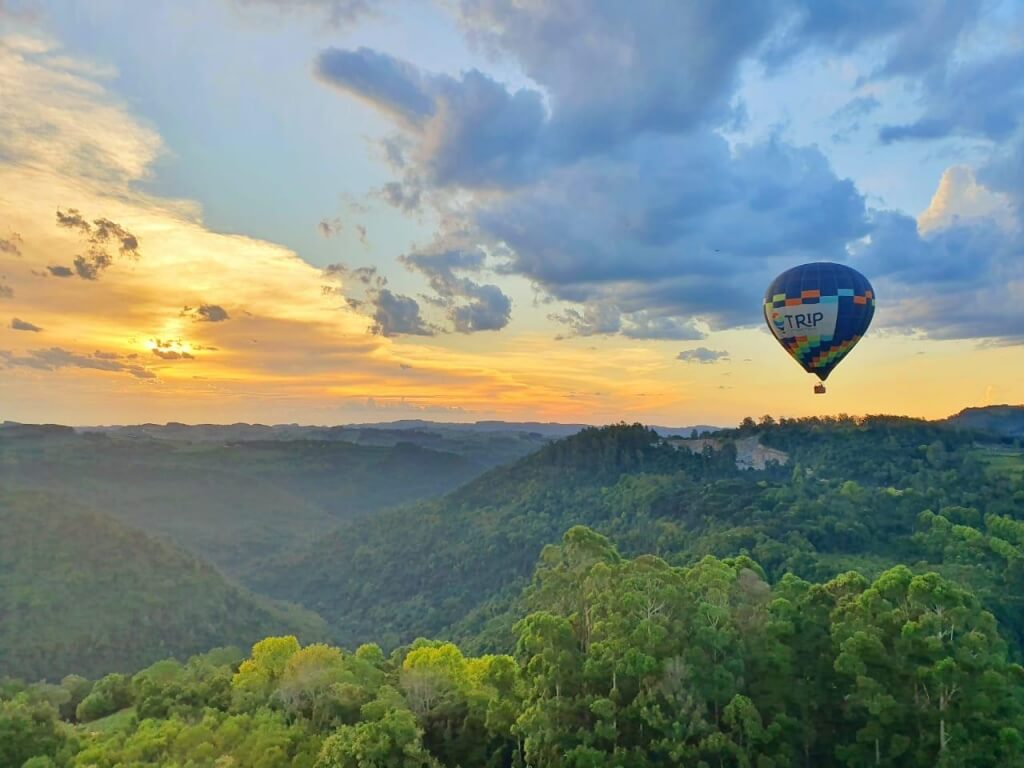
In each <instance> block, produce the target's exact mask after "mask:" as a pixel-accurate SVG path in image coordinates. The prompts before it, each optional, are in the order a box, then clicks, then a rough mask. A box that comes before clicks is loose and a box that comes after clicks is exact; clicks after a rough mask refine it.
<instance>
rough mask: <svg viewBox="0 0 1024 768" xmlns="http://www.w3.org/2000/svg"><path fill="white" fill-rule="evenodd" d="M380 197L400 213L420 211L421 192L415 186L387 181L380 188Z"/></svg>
mask: <svg viewBox="0 0 1024 768" xmlns="http://www.w3.org/2000/svg"><path fill="white" fill-rule="evenodd" d="M380 195H381V197H382V198H384V200H385V201H386V202H387V204H388V205H390V206H392V207H394V208H398V209H399V210H400V211H405V212H406V213H411V212H413V211H418V210H419V209H420V202H421V190H420V188H419V187H417V186H415V185H411V184H402V183H400V182H397V181H389V182H388V183H387V184H385V185H384V186H383V187H381V190H380Z"/></svg>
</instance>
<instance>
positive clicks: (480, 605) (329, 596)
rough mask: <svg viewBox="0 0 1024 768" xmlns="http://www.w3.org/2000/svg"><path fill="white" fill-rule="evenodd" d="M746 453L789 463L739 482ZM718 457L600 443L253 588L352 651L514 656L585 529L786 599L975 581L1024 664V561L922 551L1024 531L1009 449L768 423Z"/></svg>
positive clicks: (610, 438)
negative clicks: (520, 631)
mask: <svg viewBox="0 0 1024 768" xmlns="http://www.w3.org/2000/svg"><path fill="white" fill-rule="evenodd" d="M739 437H742V438H744V439H746V440H756V441H758V442H759V443H760V444H761V445H763V446H766V447H770V448H773V449H776V450H780V451H783V452H784V453H785V454H786V455H787V456H788V459H789V461H788V463H787V464H786V466H774V465H769V468H768V469H766V470H763V471H754V470H749V471H741V470H739V469H737V466H736V463H735V457H736V451H735V447H734V446H733V445H732V444H731V443H730V441H731V440H733V439H735V438H739ZM717 439H719V440H720V441H721V447H720V449H719V450H711V449H710V448H709V449H707V450H705V451H702V452H700V453H691V452H690V451H688V450H685V449H680V450H676V449H675V447H673V445H671V444H667V443H666V442H664V441H660V440H659V439H658V438H657V436H656V435H655V434H654V433H652V432H650V431H649V430H646V429H644V428H643V427H640V426H639V425H633V426H627V425H619V426H614V427H608V428H604V429H593V430H585V431H584V432H581V433H580V434H578V435H576V436H574V437H572V438H569V439H566V440H562V441H559V442H557V443H553V444H551V445H549V446H547V447H545V448H544V449H542V450H540V451H538V452H537V453H536V454H534V455H531V456H529V457H527V458H525V459H523V460H522V461H520V462H518V463H516V464H514V465H512V466H509V467H504V468H499V469H496V470H493V471H492V472H490V473H488V474H487V475H485V476H483V477H481V478H479V479H478V480H476V481H474V482H472V483H470V484H469V485H467V486H465V487H463V488H461V489H459V490H458V491H456V492H454V493H452V494H450V495H448V496H447V497H445V498H443V499H441V500H438V501H433V502H429V503H424V504H420V505H417V506H414V507H411V508H405V509H400V510H395V511H394V512H386V513H383V514H381V515H378V516H376V517H375V518H373V519H368V520H362V521H358V522H352V523H349V524H346V525H344V526H342V527H341V528H340V529H339V530H338V531H337V532H336V533H335V534H333V535H331V536H328V537H325V538H324V539H323V540H322V541H320V542H318V543H317V544H316V545H314V546H311V547H309V548H307V549H306V550H305V551H304V552H303V553H302V554H301V555H298V556H293V557H289V558H287V559H286V560H280V561H274V562H272V563H270V564H268V567H267V568H266V569H264V570H263V571H262V573H261V575H260V576H259V577H258V578H257V579H255V580H254V582H253V583H254V584H255V585H256V586H257V587H258V588H259V589H260V590H261V591H264V592H266V593H268V594H272V595H275V596H277V597H281V598H284V599H287V600H292V601H295V602H299V603H301V604H303V605H305V606H306V607H308V608H311V609H313V610H316V611H317V612H318V613H319V614H320V615H322V616H324V617H325V618H326V619H327V620H328V621H329V622H330V623H331V624H332V629H333V631H334V635H335V637H336V639H338V640H340V641H341V642H344V643H349V644H353V645H354V644H357V643H360V642H363V641H366V640H370V639H373V640H376V641H377V642H381V643H382V644H383V645H384V646H385V647H394V646H396V645H399V644H401V643H403V642H408V641H409V640H410V639H412V638H413V637H416V636H420V635H439V636H445V637H451V638H454V639H458V640H459V641H460V643H462V644H463V645H464V647H466V648H468V649H473V650H476V651H484V650H498V651H508V650H510V649H511V648H512V646H513V643H514V633H513V632H512V626H513V625H514V624H515V622H516V620H517V619H518V618H520V617H521V616H522V615H523V612H524V611H525V610H528V609H529V605H528V603H523V602H522V601H520V600H519V595H520V591H521V589H522V588H523V587H524V586H526V585H527V584H528V579H529V575H530V570H531V569H532V567H533V564H534V562H535V561H536V560H537V558H538V557H540V558H541V560H542V561H543V562H546V561H547V560H546V559H547V556H546V555H544V554H542V551H543V549H544V547H545V546H546V545H548V544H550V543H551V542H552V541H555V540H556V539H557V537H558V536H560V535H561V533H562V532H564V531H565V530H567V529H569V528H571V527H572V526H574V525H585V526H587V527H589V528H590V529H592V530H593V531H595V532H599V533H600V534H602V535H605V536H609V537H612V538H614V539H615V541H616V542H617V543H618V545H619V546H620V547H621V548H622V551H623V552H625V553H627V554H629V555H638V554H640V553H644V552H650V553H654V554H656V555H658V556H659V557H662V558H663V559H665V560H666V561H667V562H669V563H671V564H673V565H687V564H693V563H696V562H698V561H700V559H701V558H703V557H704V556H705V555H708V554H712V555H715V556H716V557H720V558H727V557H732V556H735V555H739V554H746V555H748V556H750V557H752V558H754V559H756V560H757V561H758V562H759V563H760V564H761V565H762V567H763V568H764V570H765V574H766V576H767V577H768V580H769V581H774V580H778V579H780V578H781V577H782V576H783V575H784V574H786V573H794V574H796V575H798V576H800V577H801V578H804V579H810V580H813V581H827V580H828V579H829V578H831V577H833V576H835V575H837V574H839V573H842V572H843V571H846V570H849V569H853V568H855V569H858V570H861V571H863V572H864V573H866V574H869V575H872V576H874V575H877V574H879V573H881V572H883V571H884V570H886V569H887V568H889V567H891V566H893V565H896V564H899V563H907V564H908V565H910V566H911V567H912V568H913V569H914V570H928V569H931V570H936V571H938V572H940V573H943V574H945V575H947V576H951V577H955V578H958V579H960V578H966V579H967V581H968V583H969V584H970V585H971V587H972V588H973V589H974V590H975V591H976V592H977V593H978V595H979V597H980V598H981V599H982V600H983V601H984V603H985V605H986V607H987V608H988V609H989V610H991V611H993V612H994V613H995V614H996V615H997V616H998V618H999V620H1000V621H1002V622H1005V623H1007V627H1006V628H1007V632H1008V635H1009V636H1010V638H1011V640H1012V642H1013V647H1014V650H1013V652H1014V653H1017V652H1018V649H1024V642H1022V641H1024V618H1022V617H1024V614H1022V613H1021V611H1020V610H1019V605H1017V604H1011V603H1010V602H1009V600H1010V599H1011V597H1012V596H1015V595H1017V594H1021V591H1020V590H1017V589H1016V588H1015V589H1012V590H1011V589H1008V585H1010V584H1012V583H1014V582H1013V579H1014V578H1017V576H1015V575H1014V574H1016V573H1018V572H1019V573H1020V576H1021V578H1024V567H1021V568H1020V569H1019V571H1018V570H1016V569H1018V567H1019V566H1018V562H1019V563H1021V564H1024V560H1020V561H1016V560H1014V561H1013V564H1009V563H1008V561H1006V559H1005V558H1002V559H1000V558H999V557H996V556H995V555H993V556H990V555H988V554H986V555H985V556H984V557H981V556H980V555H979V554H978V552H976V551H975V552H966V553H963V552H962V553H960V554H955V553H954V552H953V550H951V549H949V548H945V549H944V548H941V547H940V548H936V547H934V546H930V545H927V543H926V542H925V541H924V540H922V539H921V538H920V536H919V534H921V533H922V522H921V520H920V519H919V518H920V515H921V513H922V512H923V511H924V510H927V509H932V510H935V509H939V510H943V509H945V510H952V509H954V508H955V509H958V510H960V511H959V512H955V513H954V512H950V513H949V514H951V515H954V516H956V515H959V517H957V518H956V521H957V523H958V524H960V525H966V526H975V527H977V526H981V525H983V520H984V519H985V516H986V515H993V514H994V515H997V516H1000V517H1003V518H1007V519H1010V520H1018V519H1024V477H1017V476H1015V475H1013V474H1007V473H995V474H993V473H992V472H991V471H990V469H989V468H988V467H987V465H986V461H987V459H986V457H988V456H991V455H995V454H998V453H999V452H1000V451H1003V447H1002V446H1001V444H999V443H998V442H995V443H993V442H991V441H989V442H985V440H987V439H988V438H986V437H985V436H984V435H979V434H978V433H974V432H966V431H960V430H955V429H951V428H950V427H948V426H945V425H942V424H936V423H931V422H925V421H920V420H914V419H904V418H893V417H870V418H866V419H853V418H850V417H839V418H825V419H799V420H791V419H782V420H780V421H778V422H776V421H774V420H771V419H762V420H761V421H760V423H758V422H755V421H754V420H753V419H751V420H750V421H749V423H747V424H746V425H745V426H743V427H741V428H740V429H739V430H736V431H735V432H723V433H719V436H718V438H717ZM965 515H966V516H965ZM997 546H998V544H997ZM967 570H969V573H967V572H966V571H967ZM1020 586H1022V587H1024V583H1022V584H1021V585H1020ZM1012 599H1014V600H1015V599H1016V598H1015V597H1012Z"/></svg>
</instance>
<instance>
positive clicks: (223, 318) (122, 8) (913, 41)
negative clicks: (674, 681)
mask: <svg viewBox="0 0 1024 768" xmlns="http://www.w3.org/2000/svg"><path fill="white" fill-rule="evenodd" d="M1022 225H1024V2H1022V1H1021V0H879V2H877V3H873V4H871V10H870V12H867V11H864V10H863V9H862V8H861V6H859V5H858V4H851V3H846V2H839V1H838V0H836V2H820V1H818V0H765V1H764V2H758V3H750V2H746V1H745V0H689V1H688V2H675V1H671V2H669V1H667V0H666V1H665V2H655V1H654V0H638V1H637V2H633V3H622V2H618V0H562V1H561V2H541V1H540V0H437V2H433V3H432V2H429V1H428V0H417V1H416V2H401V1H400V0H149V1H147V2H145V3H139V2H132V1H131V0H120V1H116V0H90V2H88V3H86V2H73V1H72V0H67V1H66V2H65V1H64V0H50V1H47V2H44V1H42V0H0V420H3V419H9V420H13V421H22V422H57V423H66V424H76V425H81V424H123V423H138V422H165V421H183V422H190V423H196V422H217V423H225V422H236V421H248V422H261V423H306V424H340V423H352V422H378V421H390V420H394V419H404V418H422V419H431V420H436V421H475V420H481V419H504V420H541V421H562V422H586V423H595V424H600V423H609V422H617V421H623V420H624V421H630V422H632V421H641V422H644V423H649V424H666V425H686V424H698V423H701V424H720V425H731V424H735V423H736V422H738V421H739V420H740V419H742V418H743V417H744V416H747V415H751V416H759V415H761V414H772V415H774V416H776V417H779V416H788V417H792V416H809V415H816V414H823V413H850V414H870V413H898V414H907V415H912V416H921V417H926V418H939V417H943V416H947V415H949V414H952V413H955V412H957V411H959V410H960V409H962V408H965V407H969V406H978V405H986V404H994V403H1021V402H1024V234H1022V233H1024V229H1022ZM813 261H834V262H841V263H845V264H848V265H849V266H851V267H854V268H855V269H858V270H859V271H861V272H862V273H863V274H865V275H866V276H867V277H868V278H869V279H870V280H871V282H872V284H873V285H874V288H875V292H876V295H877V297H878V299H877V306H876V312H875V316H874V320H873V323H872V326H871V329H870V331H869V332H868V334H867V335H866V336H865V338H864V339H863V340H862V341H861V342H860V344H859V345H858V346H857V347H856V349H855V350H853V351H852V352H851V353H850V355H849V356H848V357H847V358H846V359H845V360H844V361H843V363H842V364H841V365H840V366H839V367H838V368H837V370H836V371H835V373H833V374H832V376H831V377H830V378H829V382H828V384H829V387H828V389H829V392H828V394H827V395H825V396H824V397H822V396H820V395H815V394H814V393H813V380H812V379H811V377H810V376H809V375H808V374H806V373H805V372H804V371H803V370H802V369H801V368H800V367H799V365H797V364H796V363H795V362H794V361H793V360H791V359H790V358H789V357H788V356H787V354H786V352H785V351H784V350H783V349H782V348H781V347H780V346H779V345H778V343H777V342H776V341H775V340H774V338H773V337H772V336H771V334H770V333H769V332H768V330H767V329H766V328H765V327H764V320H763V315H762V297H763V295H764V290H765V288H766V287H767V285H768V284H769V283H770V282H771V280H772V278H774V277H775V276H776V275H777V274H779V273H781V272H782V271H784V270H786V269H788V268H790V267H792V266H795V265H797V264H801V263H805V262H813Z"/></svg>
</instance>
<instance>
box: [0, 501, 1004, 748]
mask: <svg viewBox="0 0 1024 768" xmlns="http://www.w3.org/2000/svg"><path fill="white" fill-rule="evenodd" d="M847 490H848V491H850V490H851V489H849V488H848V489H847ZM851 492H855V491H851ZM950 514H951V516H953V517H957V518H964V519H969V518H971V515H970V514H969V512H963V511H953V512H951V513H950ZM941 519H942V520H946V519H947V518H945V517H941ZM1010 522H1013V521H1009V522H1008V521H1006V520H998V521H997V520H993V521H991V526H992V527H993V529H998V530H999V531H1000V532H1002V533H1003V534H1004V535H1006V536H1008V538H1010V539H1014V538H1015V537H1016V536H1018V534H1019V533H1020V531H1018V529H1017V528H1016V527H1014V526H1011V525H1010ZM940 525H941V524H940ZM950 525H952V523H950ZM522 604H523V605H524V606H526V607H527V609H528V613H527V614H526V615H525V616H524V617H523V618H522V619H521V620H520V621H518V622H517V623H516V625H515V628H514V633H515V636H516V641H515V654H514V655H513V656H510V655H484V656H477V657H473V656H468V655H466V654H465V653H464V652H463V650H462V649H460V648H459V647H458V646H457V645H455V644H453V643H450V642H443V641H432V640H427V639H423V638H420V639H418V640H416V641H415V642H413V643H412V644H410V645H409V646H406V647H402V648H399V649H397V650H396V651H395V652H394V653H393V654H392V655H391V656H390V658H385V657H384V654H383V653H382V652H381V651H380V648H379V647H377V646H375V645H364V646H361V647H360V648H359V649H358V651H357V652H356V653H352V654H350V653H347V652H345V651H344V650H343V649H340V648H337V647H333V646H330V645H325V644H312V645H306V646H301V645H300V643H299V642H298V641H297V639H296V638H295V637H294V636H280V637H268V638H265V639H264V640H261V641H259V642H257V643H256V644H255V645H254V646H253V648H252V652H251V654H250V656H249V658H247V659H244V660H240V659H238V657H237V654H234V653H232V652H230V651H225V650H216V651H212V652H210V653H209V654H205V655H203V656H196V657H193V658H191V659H189V660H188V661H187V662H185V663H184V664H182V663H179V662H177V661H174V660H165V661H161V662H157V663H155V664H152V665H150V666H149V667H147V668H145V669H143V670H141V671H139V672H137V673H136V674H135V675H133V676H132V677H131V678H128V677H127V676H125V675H108V676H106V677H104V678H103V679H101V680H99V681H97V682H96V683H95V684H94V685H93V687H92V690H91V692H90V693H89V694H88V695H87V696H86V697H85V698H84V699H83V701H82V702H81V704H80V705H79V706H78V710H79V719H80V720H83V721H85V720H88V719H89V718H90V717H91V716H93V715H99V714H100V713H102V712H105V711H107V710H109V709H111V708H113V707H124V709H122V710H121V711H120V712H119V713H117V714H116V715H113V716H111V717H107V718H105V719H104V720H99V721H92V722H83V723H82V724H80V725H77V726H75V727H74V728H73V729H72V726H71V725H70V724H67V723H61V722H60V721H59V719H58V712H59V708H60V707H61V706H64V705H65V704H66V701H67V700H68V699H69V698H70V696H71V694H70V693H69V691H70V690H83V689H84V686H83V685H82V684H81V681H80V680H78V679H67V680H65V683H64V685H62V686H52V685H46V684H36V685H29V686H26V685H25V684H23V683H18V682H16V681H6V682H4V683H3V685H0V691H2V692H3V693H2V698H0V750H7V751H6V752H0V759H4V760H7V761H8V762H0V765H7V764H11V765H21V764H23V763H24V762H25V761H26V760H32V761H34V762H32V763H31V765H35V766H39V767H40V768H58V767H59V768H87V767H88V768H115V767H116V766H126V767H127V766H142V765H166V766H176V767H181V768H186V767H187V768H226V766H247V767H248V766H255V767H256V768H285V767H286V766H288V767H289V768H293V767H297V768H394V767H396V766H399V767H404V768H457V767H458V766H474V767H476V768H512V767H513V766H526V765H535V766H545V767H547V768H576V766H625V767H628V768H646V767H647V766H665V765H693V766H729V767H730V768H755V767H756V768H781V766H797V765H834V766H844V767H848V768H854V767H855V766H857V767H859V766H863V765H884V766H899V767H900V768H933V766H936V765H940V766H947V765H949V766H953V765H963V766H966V765H970V766H972V768H996V766H1011V767H1013V766H1016V767H1017V768H1020V766H1021V765H1022V756H1021V755H1022V753H1021V745H1022V744H1024V738H1022V734H1024V708H1022V704H1024V702H1022V697H1021V684H1022V682H1024V670H1022V669H1021V668H1020V667H1019V666H1016V665H1014V664H1012V663H1010V661H1009V660H1008V656H1007V647H1006V644H1005V642H1004V641H1003V640H1002V639H1001V637H1000V636H999V633H998V629H997V624H996V620H995V617H994V616H993V615H992V614H991V613H989V612H988V611H986V610H985V609H984V607H983V606H982V603H981V601H979V599H978V598H976V597H975V596H974V595H973V594H972V593H971V592H970V591H969V590H968V589H966V588H964V587H962V586H959V585H957V584H956V583H954V582H952V581H950V580H948V579H945V578H943V577H942V576H940V575H939V574H937V573H922V574H915V573H914V572H912V571H911V570H910V569H909V568H906V567H904V566H899V567H896V568H892V569H889V570H887V571H885V572H883V573H881V574H880V575H879V576H878V577H877V578H875V579H873V580H869V579H867V578H865V577H863V576H861V575H859V574H857V573H846V574H842V575H839V576H837V577H835V578H833V579H830V580H828V581H827V582H824V583H812V582H808V581H805V580H801V579H799V578H797V577H795V576H793V575H787V576H786V577H784V578H782V579H780V580H779V581H778V582H777V583H776V584H774V585H772V584H770V583H769V582H768V581H767V580H766V573H765V570H764V569H763V568H762V567H761V566H760V565H759V564H758V563H757V562H755V561H754V560H752V559H751V558H749V557H747V556H745V555H740V556H736V557H731V558H726V559H720V558H716V557H712V556H705V557H703V558H701V559H700V560H699V561H696V562H694V563H692V564H690V565H687V566H672V565H670V564H669V563H667V562H666V561H664V560H663V559H661V558H659V557H656V556H653V555H642V556H639V557H636V558H633V559H629V558H624V557H622V556H621V555H620V554H619V553H618V551H617V550H616V548H615V547H614V546H613V545H612V543H611V542H610V541H609V540H608V539H607V538H605V537H604V536H602V535H601V534H598V533H596V532H595V531H593V530H591V529H588V528H586V527H582V526H576V527H573V528H571V529H570V530H569V531H567V532H566V533H565V535H564V536H563V538H562V543H561V544H560V545H557V546H550V547H547V548H546V549H545V550H544V552H543V556H542V558H541V560H540V562H539V563H538V565H537V568H536V570H535V572H534V576H533V580H532V582H531V586H530V588H529V589H528V590H527V592H526V594H525V595H524V596H523V598H522ZM239 662H240V663H239ZM91 702H102V704H103V706H102V707H100V706H98V705H97V706H96V708H95V711H94V712H87V711H84V710H88V709H90V707H92V706H93V705H92V704H91ZM115 719H116V722H115ZM15 761H17V762H15Z"/></svg>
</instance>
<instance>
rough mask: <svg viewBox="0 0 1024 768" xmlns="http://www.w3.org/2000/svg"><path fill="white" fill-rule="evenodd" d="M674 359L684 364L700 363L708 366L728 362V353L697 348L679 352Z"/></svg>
mask: <svg viewBox="0 0 1024 768" xmlns="http://www.w3.org/2000/svg"><path fill="white" fill-rule="evenodd" d="M676 359H677V360H682V361H683V362H684V363H700V364H702V365H708V364H710V363H717V362H720V361H722V360H728V359H729V353H728V352H726V351H724V350H714V349H708V348H707V347H697V348H696V349H688V350H686V351H685V352H680V353H679V354H678V355H676Z"/></svg>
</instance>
